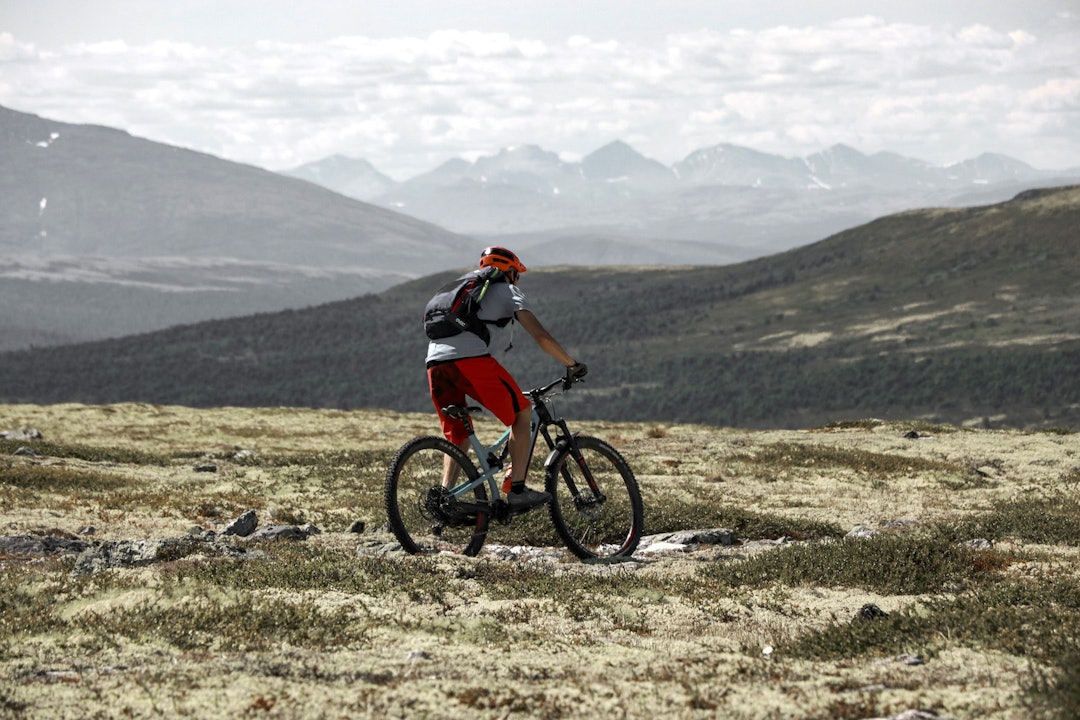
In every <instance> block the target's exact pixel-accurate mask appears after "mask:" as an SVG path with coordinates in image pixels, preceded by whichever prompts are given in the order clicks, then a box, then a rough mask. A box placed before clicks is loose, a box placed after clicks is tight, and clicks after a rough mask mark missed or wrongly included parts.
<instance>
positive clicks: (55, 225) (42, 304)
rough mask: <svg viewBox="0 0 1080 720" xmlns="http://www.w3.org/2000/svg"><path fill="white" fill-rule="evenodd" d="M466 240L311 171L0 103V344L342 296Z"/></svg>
mask: <svg viewBox="0 0 1080 720" xmlns="http://www.w3.org/2000/svg"><path fill="white" fill-rule="evenodd" d="M477 249H478V247H477V242H476V241H473V240H470V239H468V238H464V237H462V236H459V235H455V234H454V233H451V232H448V231H446V230H443V229H442V228H439V227H437V226H435V225H431V224H429V223H426V222H422V221H419V220H415V219H413V218H410V217H407V216H405V215H401V214H400V213H396V212H392V211H390V210H387V209H384V208H380V207H376V206H374V205H370V204H367V203H364V202H360V201H358V200H355V199H352V198H347V197H344V196H342V195H338V194H337V193H334V192H331V191H329V190H326V189H325V188H321V187H318V186H316V185H313V184H311V183H307V182H303V181H300V180H297V179H294V178H287V177H284V176H281V175H278V174H276V173H271V172H267V171H265V170H261V169H258V168H255V167H251V166H247V165H241V164H238V163H232V162H228V161H225V160H221V159H219V158H215V157H213V156H210V155H205V154H202V153H197V152H193V151H189V150H184V149H182V148H177V147H172V146H169V145H164V144H161V143H156V142H151V141H148V140H144V139H141V138H137V137H132V136H131V135H129V134H127V133H126V132H123V131H120V130H115V129H111V128H106V127H99V126H91V125H73V124H68V123H62V122H56V121H53V120H47V119H44V118H40V117H37V116H35V115H30V114H26V113H20V112H17V111H14V110H10V109H7V108H3V107H0V278H2V279H3V280H2V282H0V306H2V307H3V308H4V309H5V312H4V315H3V319H0V349H13V348H18V347H25V346H27V345H29V344H31V343H55V342H72V341H76V340H85V339H97V338H101V337H107V336H116V335H124V334H132V333H135V332H143V331H147V330H152V329H159V328H162V327H166V326H168V325H173V324H178V323H190V322H195V321H198V320H204V319H210V318H220V317H227V316H235V315H247V314H251V313H253V312H258V311H267V310H280V309H284V308H288V307H299V306H303V305H310V304H317V303H321V302H326V301H328V300H333V299H341V298H345V297H352V296H356V295H359V294H361V293H364V292H374V291H378V290H382V289H385V288H387V287H389V286H391V285H393V284H395V283H397V282H400V281H401V280H402V279H407V278H410V277H417V276H419V275H423V274H426V273H430V272H434V271H436V270H438V269H439V268H442V267H445V266H446V265H447V264H453V263H460V262H463V261H464V259H465V258H467V257H472V256H473V255H474V253H475V252H476V250H477ZM133 309H136V310H134V311H133Z"/></svg>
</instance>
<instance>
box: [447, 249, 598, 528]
mask: <svg viewBox="0 0 1080 720" xmlns="http://www.w3.org/2000/svg"><path fill="white" fill-rule="evenodd" d="M489 266H493V267H495V268H498V269H499V270H500V271H501V272H500V273H499V275H498V277H497V282H493V283H492V284H491V286H489V288H488V290H487V292H486V293H485V295H484V297H483V299H482V300H481V302H480V311H479V314H478V317H479V319H481V320H483V321H485V322H487V323H492V324H502V323H504V322H505V321H507V320H516V321H517V322H518V323H520V324H521V327H523V328H525V331H526V332H528V333H529V335H531V336H532V338H533V340H535V341H536V343H537V344H538V345H539V346H540V347H541V349H543V350H544V351H545V352H546V353H548V354H549V355H551V356H552V357H553V358H555V359H556V360H558V361H559V362H561V363H562V364H563V365H564V366H566V373H567V379H570V378H573V377H582V376H584V375H585V373H586V372H587V368H586V366H585V365H584V364H583V363H579V362H576V361H575V360H574V358H572V357H571V356H570V354H569V353H567V352H566V350H564V349H563V347H562V345H560V344H559V342H558V341H557V340H556V339H555V338H554V337H552V335H551V333H549V332H548V331H547V330H546V329H545V328H544V326H543V325H541V324H540V321H539V320H538V319H537V317H536V315H535V314H534V313H533V311H532V309H531V308H530V306H529V302H528V300H526V298H525V294H524V293H522V292H521V289H520V288H518V286H517V281H518V278H519V277H520V275H521V273H523V272H525V265H524V264H522V262H521V260H519V259H518V257H517V255H515V254H514V253H512V252H510V251H509V250H507V249H506V248H502V247H489V248H487V249H485V250H484V251H483V252H482V253H481V254H480V267H481V268H485V267H489ZM427 374H428V386H429V388H430V390H431V400H432V402H433V403H434V404H435V410H436V412H437V413H438V414H439V420H440V422H441V423H442V431H443V434H444V435H445V436H446V439H447V440H449V441H450V442H452V443H454V444H455V445H458V446H459V447H461V448H462V449H463V450H466V451H468V446H469V439H468V436H467V435H466V433H465V425H464V423H463V422H462V421H461V420H455V419H453V418H450V417H447V416H446V415H445V414H444V413H443V408H445V407H447V406H449V405H464V404H465V396H466V395H468V396H469V397H471V398H473V399H474V400H476V402H478V403H480V404H481V405H483V406H484V407H485V408H487V409H488V410H489V411H490V412H491V413H492V414H493V415H494V416H495V417H497V418H498V419H499V420H500V421H501V422H502V423H503V424H504V425H507V426H509V427H510V492H509V494H508V495H507V501H508V502H509V504H510V507H511V509H513V510H519V511H520V510H526V509H529V508H533V507H537V506H539V505H543V504H545V503H547V502H549V501H550V500H551V495H550V494H549V493H546V492H542V491H538V490H533V489H531V488H528V487H526V486H525V473H526V472H527V470H528V465H529V457H528V455H529V433H530V428H529V423H530V419H531V418H532V406H531V405H530V403H529V400H528V398H527V397H526V396H525V395H524V394H523V393H522V392H521V388H520V387H519V386H518V384H517V382H516V381H515V380H514V378H513V377H512V376H511V375H510V373H509V371H507V370H506V368H505V367H503V365H502V363H500V362H499V361H498V360H496V359H495V358H494V357H492V355H491V349H490V347H489V344H488V343H485V342H484V340H483V339H481V337H480V336H479V335H477V334H476V333H473V332H462V333H460V334H458V335H453V336H450V337H446V338H441V339H439V340H432V341H431V342H430V343H429V345H428V352H427ZM447 465H448V467H447V471H446V477H444V484H448V483H449V480H450V475H451V472H452V469H453V468H452V467H451V465H452V461H451V460H450V459H449V458H447Z"/></svg>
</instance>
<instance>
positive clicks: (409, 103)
mask: <svg viewBox="0 0 1080 720" xmlns="http://www.w3.org/2000/svg"><path fill="white" fill-rule="evenodd" d="M1074 28H1075V23H1065V24H1063V25H1062V26H1061V27H1060V28H1059V29H1058V31H1057V32H1050V31H1047V33H1046V34H1045V35H1040V34H1037V33H1035V32H1031V31H1027V30H1021V29H1015V28H995V27H992V26H990V25H986V24H971V25H967V26H964V27H959V28H950V27H947V26H933V25H919V24H911V23H893V22H886V21H884V20H882V19H880V18H876V17H869V16H868V17H857V18H847V19H843V20H838V21H835V22H831V23H825V24H817V25H806V26H799V27H794V26H775V27H769V28H763V29H757V30H724V31H718V30H708V29H705V30H698V31H694V32H684V33H672V34H669V35H667V36H665V37H664V38H663V39H662V40H657V41H655V42H648V43H644V42H637V43H631V42H621V41H616V40H611V39H610V38H605V39H603V40H594V39H591V38H589V37H586V36H583V35H574V36H571V37H568V38H566V39H565V40H562V41H552V40H546V41H543V40H537V39H532V38H527V37H519V36H515V35H511V34H509V33H505V32H476V31H457V30H439V31H435V32H432V33H430V34H429V35H427V36H425V37H397V38H368V37H361V36H347V37H339V38H336V39H334V40H332V41H330V42H322V43H314V42H307V43H301V42H281V41H273V42H271V41H260V42H254V43H247V44H242V45H226V46H200V45H198V44H193V43H190V42H170V41H157V42H151V43H141V44H138V43H126V42H122V41H115V42H98V43H84V44H70V45H65V46H62V47H58V48H54V49H50V50H49V51H47V52H46V51H43V50H39V49H37V48H35V46H34V45H33V44H30V43H26V42H21V41H19V40H18V39H17V38H15V37H13V36H11V35H10V34H9V33H4V34H0V103H2V104H4V105H7V106H9V107H14V108H16V109H19V110H25V111H29V112H35V113H37V114H40V115H44V116H46V117H50V118H53V119H57V120H62V121H66V122H93V123H98V124H105V125H111V126H116V127H120V128H123V129H126V130H128V131H130V132H132V133H133V134H136V135H140V136H143V137H148V138H150V139H153V140H158V141H161V142H168V143H172V144H177V145H182V146H185V147H192V148H194V149H198V150H202V151H205V152H209V153H212V154H215V155H219V156H222V157H226V158H228V159H232V160H238V161H241V162H249V163H253V164H256V165H261V166H264V167H269V168H272V169H283V168H288V167H293V166H295V165H299V164H301V163H303V162H307V161H311V160H315V159H319V158H321V157H324V156H327V155H331V154H346V155H351V156H354V157H362V158H365V159H368V160H369V161H371V162H372V163H373V164H374V165H375V166H376V167H378V168H380V169H381V170H383V171H384V172H387V173H389V174H391V175H393V176H395V177H397V178H399V179H404V178H406V177H410V176H412V175H415V174H417V173H420V172H425V171H427V170H430V169H432V168H433V167H435V166H436V165H438V164H440V163H441V162H443V161H445V160H447V159H449V158H452V157H458V156H460V157H470V156H472V157H475V156H476V155H477V154H492V153H494V152H495V151H497V150H498V149H499V148H500V147H504V146H507V145H510V144H516V143H535V144H539V145H542V146H543V147H545V148H547V149H550V150H555V151H560V152H564V153H566V154H567V155H568V156H575V157H580V156H581V155H583V154H585V153H587V152H590V151H592V150H594V149H596V148H598V147H600V146H601V145H603V144H605V143H607V142H610V141H611V140H614V139H623V140H626V141H627V142H630V143H631V144H632V145H634V147H636V148H637V149H638V150H640V151H641V152H643V153H645V154H646V155H650V156H652V157H655V158H656V159H659V160H661V161H663V162H667V163H671V162H674V161H676V160H679V159H682V158H683V157H685V155H687V154H688V153H690V152H692V151H693V150H695V149H699V148H702V147H708V146H711V145H715V144H718V143H721V142H731V143H736V144H743V145H748V146H750V147H754V148H755V149H759V150H763V151H767V152H776V153H780V154H786V155H804V154H809V153H811V152H816V151H818V150H820V149H822V148H824V147H827V146H829V145H831V144H834V143H838V142H844V143H848V144H851V145H854V146H855V147H859V148H860V149H863V150H865V151H867V152H873V151H877V150H883V149H886V150H892V151H895V152H901V153H904V154H909V155H913V156H915V157H920V158H923V159H926V160H929V161H931V162H940V163H946V162H952V161H956V160H959V159H963V158H965V157H971V156H973V155H976V154H978V153H980V152H983V151H997V152H1005V153H1008V154H1012V155H1015V156H1017V157H1019V158H1021V159H1024V160H1027V161H1028V162H1031V163H1033V164H1035V165H1037V166H1040V167H1061V166H1062V164H1063V163H1065V164H1068V165H1072V166H1076V165H1080V137H1078V135H1080V129H1078V128H1080V118H1078V113H1080V109H1078V104H1080V102H1078V95H1080V90H1078V87H1077V86H1078V83H1080V80H1078V75H1077V68H1080V49H1078V48H1080V42H1077V40H1078V37H1077V32H1076V31H1075V29H1074Z"/></svg>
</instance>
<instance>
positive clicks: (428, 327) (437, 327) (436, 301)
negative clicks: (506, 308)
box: [424, 266, 512, 344]
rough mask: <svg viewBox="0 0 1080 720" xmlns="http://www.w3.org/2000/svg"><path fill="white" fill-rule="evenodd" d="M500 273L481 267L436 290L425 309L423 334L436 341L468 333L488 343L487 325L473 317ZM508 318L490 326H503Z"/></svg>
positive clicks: (489, 335) (491, 268) (490, 268)
mask: <svg viewBox="0 0 1080 720" xmlns="http://www.w3.org/2000/svg"><path fill="white" fill-rule="evenodd" d="M501 274H502V273H501V271H500V270H499V269H498V268H496V267H490V266H489V267H485V268H480V269H479V270H473V271H472V272H470V273H468V274H466V275H463V276H461V277H459V278H458V279H457V280H454V281H452V282H449V283H447V284H446V285H443V286H442V287H441V288H439V290H438V292H436V293H435V295H434V296H433V297H432V298H431V300H428V304H427V306H426V307H425V308H424V332H425V333H426V334H427V336H428V338H429V339H431V340H439V339H441V338H446V337H452V336H454V335H458V334H460V333H463V332H471V333H475V334H476V335H479V336H480V339H481V340H483V341H484V344H487V343H490V342H491V333H490V332H489V331H488V328H487V323H486V322H485V321H483V320H481V319H480V318H478V317H477V316H476V315H477V313H479V312H480V301H481V300H483V299H484V294H485V293H486V292H487V289H488V286H489V285H490V284H491V283H492V282H493V281H495V280H497V279H498V278H499V277H500V275H501ZM511 319H512V318H506V319H505V320H500V321H498V322H492V324H493V325H498V326H500V327H502V326H503V325H506V323H508V322H510V320H511Z"/></svg>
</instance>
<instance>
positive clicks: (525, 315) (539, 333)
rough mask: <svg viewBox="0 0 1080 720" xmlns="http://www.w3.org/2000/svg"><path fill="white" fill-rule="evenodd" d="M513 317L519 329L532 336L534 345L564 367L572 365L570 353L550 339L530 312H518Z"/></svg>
mask: <svg viewBox="0 0 1080 720" xmlns="http://www.w3.org/2000/svg"><path fill="white" fill-rule="evenodd" d="M514 317H515V318H516V319H517V321H518V322H519V323H521V327H523V328H525V331H526V332H527V333H529V335H531V336H532V339H533V340H535V341H536V344H537V345H539V346H540V348H541V349H542V350H543V351H544V352H546V353H547V354H548V355H550V356H551V357H553V358H555V359H556V360H558V361H559V362H561V363H562V364H563V365H565V366H566V367H570V366H571V365H574V364H575V363H574V358H572V357H570V353H568V352H566V350H564V349H563V346H562V345H560V344H559V341H558V340H556V339H555V338H554V337H552V335H551V333H549V332H548V331H547V328H545V327H544V326H543V325H541V324H540V320H538V319H537V317H536V315H535V314H533V312H532V311H531V310H518V311H517V312H516V313H514Z"/></svg>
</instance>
